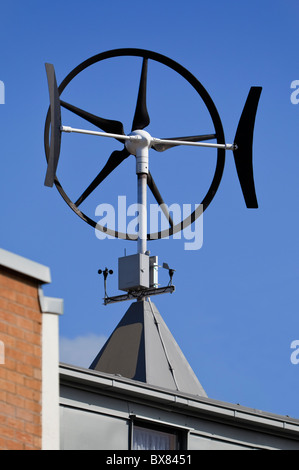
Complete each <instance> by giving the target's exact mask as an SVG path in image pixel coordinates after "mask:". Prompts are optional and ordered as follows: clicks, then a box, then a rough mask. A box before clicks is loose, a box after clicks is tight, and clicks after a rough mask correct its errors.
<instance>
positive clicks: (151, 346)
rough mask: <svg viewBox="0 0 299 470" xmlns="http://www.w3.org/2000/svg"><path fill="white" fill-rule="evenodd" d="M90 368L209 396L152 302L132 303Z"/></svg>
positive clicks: (171, 388)
mask: <svg viewBox="0 0 299 470" xmlns="http://www.w3.org/2000/svg"><path fill="white" fill-rule="evenodd" d="M90 368H91V369H94V370H98V371H101V372H107V373H112V374H118V375H121V376H123V377H127V378H129V379H134V380H138V381H141V382H145V383H148V384H151V385H155V386H159V387H165V388H167V389H170V390H177V391H180V392H186V393H191V394H193V395H199V396H206V393H205V391H204V389H203V387H202V385H201V384H200V382H199V381H198V379H197V377H196V375H195V374H194V372H193V370H192V369H191V367H190V365H189V363H188V361H187V360H186V358H185V356H184V355H183V353H182V351H181V350H180V348H179V346H178V344H177V343H176V341H175V339H174V338H173V336H172V334H171V333H170V331H169V329H168V327H167V326H166V324H165V322H164V320H163V318H162V317H161V315H160V313H159V311H158V310H157V308H156V306H155V305H154V304H153V303H152V302H151V301H150V300H141V301H137V302H134V303H132V305H131V306H130V307H129V309H128V310H127V312H126V314H125V315H124V317H123V318H122V320H121V321H120V323H119V324H118V325H117V327H116V328H115V330H114V331H113V333H112V334H111V336H110V338H109V339H108V341H107V342H106V344H105V345H104V346H103V348H102V349H101V351H100V352H99V354H98V355H97V357H96V358H95V360H94V361H93V363H92V364H91V366H90Z"/></svg>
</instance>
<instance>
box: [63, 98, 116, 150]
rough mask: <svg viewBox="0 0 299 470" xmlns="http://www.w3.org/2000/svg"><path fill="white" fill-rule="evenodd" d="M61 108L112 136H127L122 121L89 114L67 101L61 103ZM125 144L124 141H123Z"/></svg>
mask: <svg viewBox="0 0 299 470" xmlns="http://www.w3.org/2000/svg"><path fill="white" fill-rule="evenodd" d="M60 104H61V106H63V107H64V108H66V109H68V110H69V111H71V112H72V113H74V114H76V115H77V116H80V117H81V118H83V119H85V120H86V121H88V122H90V123H91V124H93V125H94V126H96V127H98V128H99V129H102V130H103V131H104V132H109V133H111V134H121V135H125V132H124V126H123V124H122V123H121V122H120V121H114V120H112V119H104V118H101V117H99V116H96V115H94V114H91V113H88V112H87V111H85V110H84V109H80V108H77V107H76V106H73V105H72V104H69V103H66V102H65V101H60ZM121 142H123V141H121Z"/></svg>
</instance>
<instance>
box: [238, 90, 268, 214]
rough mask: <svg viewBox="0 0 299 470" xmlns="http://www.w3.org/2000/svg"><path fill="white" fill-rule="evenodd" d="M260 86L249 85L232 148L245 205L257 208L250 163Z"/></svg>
mask: <svg viewBox="0 0 299 470" xmlns="http://www.w3.org/2000/svg"><path fill="white" fill-rule="evenodd" d="M261 91H262V88H261V87H251V88H250V91H249V94H248V97H247V100H246V103H245V106H244V109H243V111H242V114H241V118H240V121H239V124H238V128H237V132H236V136H235V141H234V143H235V144H236V150H234V159H235V165H236V169H237V173H238V178H239V181H240V185H241V189H242V193H243V196H244V199H245V203H246V206H247V207H248V208H251V209H257V208H258V202H257V198H256V193H255V185H254V178H253V165H252V142H253V130H254V122H255V116H256V112H257V107H258V103H259V99H260V95H261Z"/></svg>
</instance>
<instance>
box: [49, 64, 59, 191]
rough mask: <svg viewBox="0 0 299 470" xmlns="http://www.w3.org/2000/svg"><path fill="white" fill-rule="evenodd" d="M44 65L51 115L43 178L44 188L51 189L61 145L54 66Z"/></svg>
mask: <svg viewBox="0 0 299 470" xmlns="http://www.w3.org/2000/svg"><path fill="white" fill-rule="evenodd" d="M45 65H46V73H47V80H48V88H49V95H50V113H51V139H50V152H49V156H48V168H47V173H46V178H45V186H49V187H52V186H53V184H54V179H55V175H56V170H57V165H58V160H59V154H60V145H61V129H60V128H61V111H60V101H59V92H58V88H57V82H56V76H55V70H54V66H53V65H52V64H45Z"/></svg>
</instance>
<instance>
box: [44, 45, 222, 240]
mask: <svg viewBox="0 0 299 470" xmlns="http://www.w3.org/2000/svg"><path fill="white" fill-rule="evenodd" d="M122 56H133V57H142V58H147V59H150V60H154V61H156V62H160V63H162V64H164V65H166V66H167V67H169V68H171V69H172V70H174V71H175V72H177V73H178V74H180V75H181V76H182V77H183V78H185V79H186V80H187V81H188V82H189V83H190V85H191V86H192V87H193V88H194V89H195V90H196V91H197V93H198V94H199V96H200V97H201V99H202V100H203V102H204V103H205V105H206V107H207V109H208V111H209V113H210V116H211V118H212V121H213V124H214V128H215V134H216V139H217V143H218V144H224V143H225V139H224V132H223V127H222V123H221V120H220V117H219V114H218V111H217V109H216V106H215V104H214V102H213V101H212V99H211V97H210V95H209V94H208V92H207V91H206V89H205V88H204V87H203V86H202V84H201V83H200V82H199V81H198V80H197V79H196V78H195V77H194V75H192V74H191V73H190V72H189V71H188V70H187V69H185V68H184V67H183V66H182V65H180V64H178V63H177V62H175V61H174V60H172V59H169V58H168V57H166V56H164V55H162V54H159V53H157V52H152V51H148V50H145V49H135V48H125V49H114V50H110V51H106V52H102V53H100V54H96V55H94V56H92V57H90V58H89V59H87V60H85V61H84V62H82V63H81V64H79V65H78V66H77V67H75V68H74V69H73V70H72V71H71V72H70V73H69V74H68V75H67V76H66V77H65V79H64V80H63V81H62V82H61V84H60V85H59V87H58V91H59V96H60V95H61V93H62V92H63V90H64V89H65V88H66V86H67V85H68V84H69V83H70V82H71V80H73V78H75V77H76V75H78V74H79V73H80V72H82V71H83V70H84V69H86V68H87V67H89V66H90V65H93V64H95V63H97V62H100V61H101V60H105V59H110V58H112V57H122ZM50 123H51V117H50V107H49V110H48V113H47V117H46V123H45V132H44V146H45V153H46V158H47V160H48V156H49V152H50V148H49V133H50ZM224 163H225V149H217V163H216V169H215V173H214V176H213V180H212V183H211V185H210V187H209V189H208V192H207V194H206V195H205V197H204V199H203V200H202V202H201V204H200V205H199V206H198V207H197V208H196V209H195V210H194V211H193V212H192V214H191V215H190V216H188V217H186V218H185V219H184V220H183V221H181V222H180V223H178V224H176V225H175V226H173V227H169V228H167V229H166V230H163V231H160V232H157V233H153V234H150V233H149V234H147V240H157V239H161V238H165V237H168V236H170V235H173V234H175V233H177V232H180V231H181V230H183V229H184V228H185V227H187V226H189V225H190V224H192V223H193V222H194V221H195V220H196V219H197V218H198V217H199V216H200V215H201V214H202V213H203V212H204V211H205V210H206V209H207V207H208V206H209V205H210V203H211V202H212V200H213V198H214V196H215V194H216V192H217V190H218V187H219V184H220V181H221V178H222V174H223V170H224ZM54 183H55V186H56V188H57V190H58V191H59V193H60V195H61V196H62V197H63V199H64V200H65V202H66V203H67V204H68V205H69V207H70V208H71V209H72V210H73V211H74V212H75V213H76V214H77V215H78V216H79V217H80V218H81V219H82V220H84V222H86V223H88V224H89V225H91V226H92V227H94V228H96V229H98V230H100V231H102V232H104V233H107V234H108V235H111V236H113V237H115V238H120V239H124V240H133V241H136V240H137V239H138V235H136V234H134V235H132V234H128V233H122V232H118V231H114V230H111V229H109V228H108V227H103V226H102V225H100V224H98V223H97V222H95V221H94V220H93V219H91V218H90V217H88V216H87V215H86V214H84V213H83V212H82V211H80V210H79V209H78V207H77V206H75V204H74V203H73V202H72V201H71V200H70V198H69V197H68V196H67V194H66V193H65V191H64V190H63V188H62V186H61V184H60V182H59V180H58V178H57V177H55V181H54Z"/></svg>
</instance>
